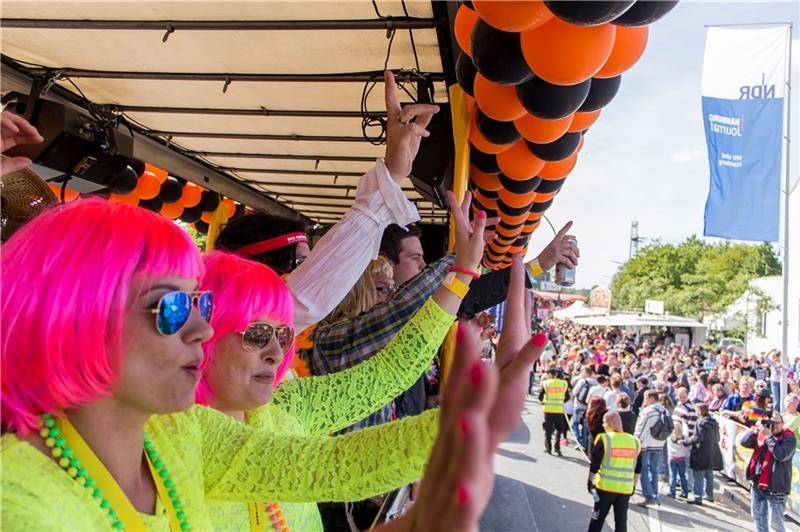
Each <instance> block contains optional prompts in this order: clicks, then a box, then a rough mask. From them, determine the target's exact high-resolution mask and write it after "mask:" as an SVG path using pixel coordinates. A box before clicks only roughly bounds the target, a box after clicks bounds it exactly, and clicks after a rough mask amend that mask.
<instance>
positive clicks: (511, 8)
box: [472, 0, 553, 31]
mask: <svg viewBox="0 0 800 532" xmlns="http://www.w3.org/2000/svg"><path fill="white" fill-rule="evenodd" d="M472 5H473V6H475V9H476V10H477V11H478V14H479V15H480V16H481V18H482V19H483V20H484V21H485V22H486V23H487V24H489V25H490V26H494V27H495V28H497V29H498V30H503V31H523V30H528V29H531V28H535V27H537V26H541V25H542V24H544V23H545V22H547V21H548V20H550V19H551V18H553V13H551V12H550V10H549V9H547V6H546V5H545V4H544V2H542V0H511V1H509V0H499V1H498V0H473V1H472Z"/></svg>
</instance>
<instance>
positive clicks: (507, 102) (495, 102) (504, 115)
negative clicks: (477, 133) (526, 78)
mask: <svg viewBox="0 0 800 532" xmlns="http://www.w3.org/2000/svg"><path fill="white" fill-rule="evenodd" d="M473 91H474V92H475V101H476V102H477V103H478V107H479V108H480V110H481V111H483V113H484V114H485V115H486V116H488V117H489V118H494V119H495V120H500V121H501V122H510V121H512V120H516V119H517V118H520V117H521V116H524V115H525V114H526V113H527V111H525V108H524V107H522V103H521V102H520V101H519V98H518V97H517V90H516V89H515V88H514V86H513V85H498V84H497V83H492V82H491V81H489V80H488V79H486V78H485V77H483V76H481V75H480V73H478V74H475V84H474V85H473Z"/></svg>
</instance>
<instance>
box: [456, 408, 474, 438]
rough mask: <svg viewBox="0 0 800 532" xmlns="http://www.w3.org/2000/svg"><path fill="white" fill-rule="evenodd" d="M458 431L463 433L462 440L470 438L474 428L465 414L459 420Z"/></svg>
mask: <svg viewBox="0 0 800 532" xmlns="http://www.w3.org/2000/svg"><path fill="white" fill-rule="evenodd" d="M458 430H459V432H460V433H461V438H462V439H463V438H466V437H467V436H469V434H470V432H471V430H472V426H471V425H470V422H469V419H468V418H467V416H465V415H463V414H462V415H461V417H460V418H458Z"/></svg>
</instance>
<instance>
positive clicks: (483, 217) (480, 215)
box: [478, 211, 486, 220]
mask: <svg viewBox="0 0 800 532" xmlns="http://www.w3.org/2000/svg"><path fill="white" fill-rule="evenodd" d="M478 218H480V219H481V220H483V219H485V218H486V211H478Z"/></svg>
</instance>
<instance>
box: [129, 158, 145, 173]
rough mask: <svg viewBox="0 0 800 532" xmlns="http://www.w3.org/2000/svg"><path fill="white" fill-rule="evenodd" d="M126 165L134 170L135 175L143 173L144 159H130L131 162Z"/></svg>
mask: <svg viewBox="0 0 800 532" xmlns="http://www.w3.org/2000/svg"><path fill="white" fill-rule="evenodd" d="M128 166H130V167H131V168H133V171H134V172H136V176H137V177H138V176H140V175H142V174H143V173H144V161H140V160H139V159H131V162H129V163H128Z"/></svg>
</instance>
